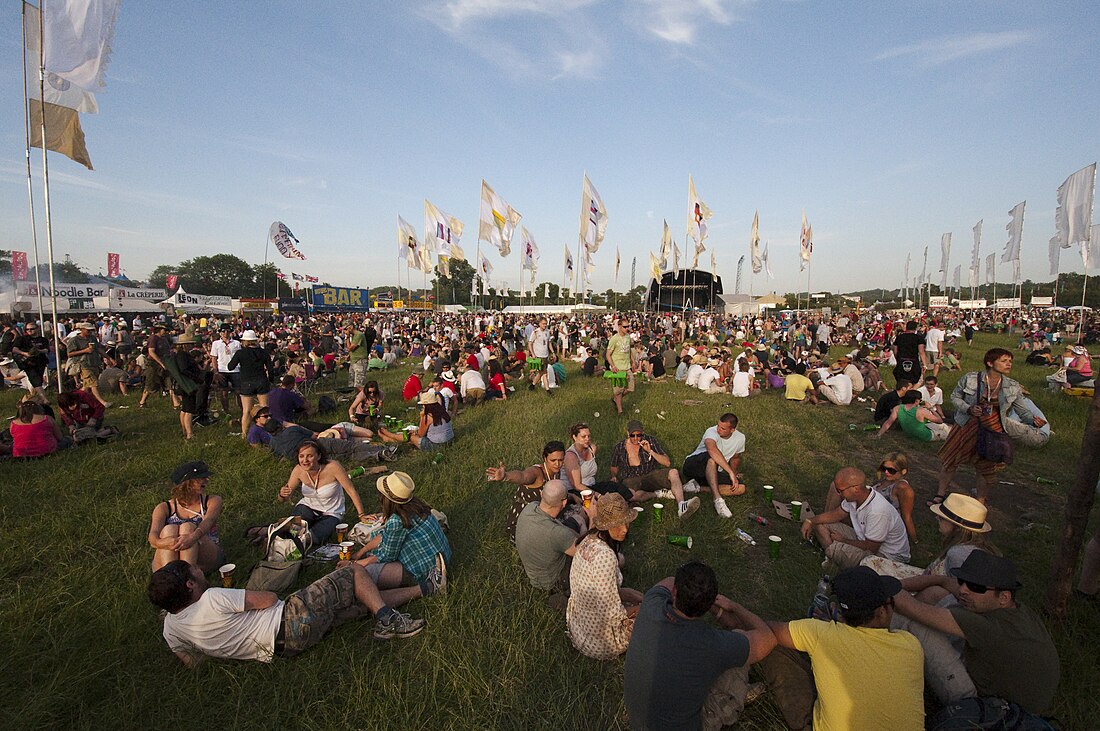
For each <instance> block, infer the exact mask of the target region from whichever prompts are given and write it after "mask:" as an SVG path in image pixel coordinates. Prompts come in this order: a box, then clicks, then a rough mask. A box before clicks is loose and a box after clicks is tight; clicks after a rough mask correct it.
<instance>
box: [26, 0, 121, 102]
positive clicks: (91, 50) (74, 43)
mask: <svg viewBox="0 0 1100 731" xmlns="http://www.w3.org/2000/svg"><path fill="white" fill-rule="evenodd" d="M119 4H120V0H68V1H67V2H58V1H57V0H51V2H48V3H46V5H45V11H44V14H43V16H42V35H43V37H44V39H45V48H46V52H45V59H44V60H45V66H46V68H47V69H49V70H50V71H51V72H52V73H54V74H57V75H58V76H60V77H61V78H62V79H65V80H66V81H68V82H69V83H72V84H75V85H77V86H79V87H80V88H82V89H87V90H88V91H93V92H94V91H99V90H101V89H102V88H103V87H104V76H105V75H106V73H107V64H108V63H110V60H111V44H112V43H113V41H114V35H115V21H116V19H117V17H118V7H119Z"/></svg>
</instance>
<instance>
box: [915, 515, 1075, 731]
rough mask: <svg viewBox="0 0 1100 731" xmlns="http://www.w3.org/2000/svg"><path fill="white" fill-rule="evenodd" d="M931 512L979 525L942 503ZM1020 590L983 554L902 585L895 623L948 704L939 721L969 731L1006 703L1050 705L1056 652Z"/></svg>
mask: <svg viewBox="0 0 1100 731" xmlns="http://www.w3.org/2000/svg"><path fill="white" fill-rule="evenodd" d="M944 506H947V511H948V512H943V511H944ZM937 507H939V508H940V510H939V511H937V515H948V514H950V515H951V518H950V519H952V520H957V521H965V522H969V523H972V524H973V525H975V526H977V522H976V521H972V520H970V519H969V518H967V517H965V516H963V515H958V514H956V513H954V511H953V510H952V505H949V504H948V502H947V501H946V500H945V501H944V502H943V503H942V504H940V505H939V506H937ZM1021 588H1023V585H1022V584H1021V583H1020V580H1019V578H1018V576H1017V573H1016V566H1015V565H1014V564H1013V563H1012V561H1010V560H1009V559H1007V558H1001V557H999V556H994V555H993V554H991V553H987V552H986V551H981V550H978V551H973V552H971V554H970V555H969V556H967V557H966V560H965V561H963V563H962V566H959V567H958V568H955V569H952V570H951V575H950V576H936V575H929V576H917V577H913V578H910V579H905V580H904V581H902V589H903V591H900V592H898V593H897V595H896V596H895V597H894V603H895V607H896V610H897V613H898V614H900V615H902V616H903V618H905V619H906V620H907V621H904V620H903V621H900V622H898V624H897V626H899V627H900V628H901V629H906V630H908V631H910V632H912V633H913V634H914V635H915V636H916V637H917V639H918V640H919V641H920V643H921V646H922V647H923V648H924V654H925V678H926V680H927V682H928V685H929V686H930V687H931V688H932V690H933V691H934V692H935V693H936V695H937V696H938V697H939V699H940V701H942V702H943V703H945V704H950V705H948V707H947V708H945V709H944V711H943V713H942V714H941V716H943V717H946V718H950V719H951V720H952V721H953V722H954V723H955V724H956V725H953V726H951V728H970V727H971V726H969V725H967V722H968V721H975V722H976V721H977V720H978V719H979V718H980V717H981V715H982V714H983V713H985V714H987V715H988V714H990V713H992V712H1002V711H1006V712H1007V711H1013V709H1012V708H1011V706H1015V707H1016V708H1015V709H1014V710H1015V711H1017V712H1018V711H1020V709H1022V711H1023V712H1026V713H1032V714H1035V713H1043V712H1045V711H1046V710H1047V709H1048V708H1049V707H1050V704H1051V702H1052V701H1053V699H1054V692H1055V690H1056V689H1057V687H1058V676H1059V672H1060V664H1059V660H1058V651H1057V650H1056V649H1055V647H1054V641H1053V640H1052V639H1051V637H1050V633H1049V632H1048V631H1047V629H1046V627H1045V626H1044V625H1043V622H1042V620H1041V619H1039V617H1038V615H1036V614H1035V613H1034V612H1032V611H1031V610H1030V609H1028V608H1027V607H1025V606H1023V605H1022V604H1020V603H1019V602H1018V601H1017V593H1018V592H1019V591H1020V589H1021ZM910 592H917V595H916V596H915V597H914V596H912V595H911V594H910ZM951 598H953V599H954V602H953V601H951ZM956 602H957V604H956ZM938 720H943V718H941V719H938ZM935 723H936V722H933V725H934V724H935Z"/></svg>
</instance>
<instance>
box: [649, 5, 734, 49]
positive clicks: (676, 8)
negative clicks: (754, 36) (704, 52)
mask: <svg viewBox="0 0 1100 731" xmlns="http://www.w3.org/2000/svg"><path fill="white" fill-rule="evenodd" d="M731 4H732V3H730V2H729V1H728V0H641V2H640V5H641V14H642V15H641V17H642V24H643V27H644V28H645V30H646V31H648V32H649V33H652V34H653V35H655V36H657V37H658V38H660V39H661V40H663V41H667V42H669V43H675V44H678V45H688V46H690V45H692V44H694V43H695V38H696V36H697V35H698V33H699V29H700V27H701V26H704V25H707V24H709V23H717V24H719V25H729V24H730V23H732V22H733V21H734V16H733V13H732V12H731V11H730V5H731ZM741 4H743V3H741Z"/></svg>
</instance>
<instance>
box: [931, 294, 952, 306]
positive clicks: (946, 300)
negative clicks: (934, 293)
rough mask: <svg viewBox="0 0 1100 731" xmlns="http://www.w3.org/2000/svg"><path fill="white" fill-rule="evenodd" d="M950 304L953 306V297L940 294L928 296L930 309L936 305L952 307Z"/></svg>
mask: <svg viewBox="0 0 1100 731" xmlns="http://www.w3.org/2000/svg"><path fill="white" fill-rule="evenodd" d="M950 306H951V298H950V297H943V296H939V297H929V298H928V307H929V309H931V308H935V307H950Z"/></svg>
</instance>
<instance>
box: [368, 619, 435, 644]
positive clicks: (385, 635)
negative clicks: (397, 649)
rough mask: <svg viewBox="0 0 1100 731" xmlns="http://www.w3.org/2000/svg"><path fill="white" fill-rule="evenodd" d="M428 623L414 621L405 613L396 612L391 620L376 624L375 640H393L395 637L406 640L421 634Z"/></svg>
mask: <svg viewBox="0 0 1100 731" xmlns="http://www.w3.org/2000/svg"><path fill="white" fill-rule="evenodd" d="M427 624H428V621H427V620H425V619H419V618H418V619H413V618H412V617H411V616H409V615H408V614H404V613H403V612H394V613H393V614H391V615H390V618H389V620H382V619H380V620H378V621H377V622H375V623H374V639H376V640H392V639H393V638H394V637H397V638H400V639H405V638H406V637H412V636H414V635H418V634H420V632H421V631H423V629H424V627H425V625H427Z"/></svg>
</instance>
